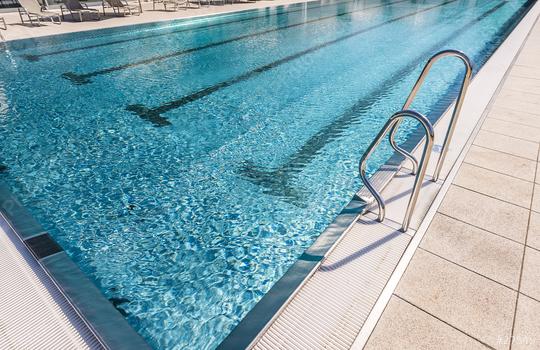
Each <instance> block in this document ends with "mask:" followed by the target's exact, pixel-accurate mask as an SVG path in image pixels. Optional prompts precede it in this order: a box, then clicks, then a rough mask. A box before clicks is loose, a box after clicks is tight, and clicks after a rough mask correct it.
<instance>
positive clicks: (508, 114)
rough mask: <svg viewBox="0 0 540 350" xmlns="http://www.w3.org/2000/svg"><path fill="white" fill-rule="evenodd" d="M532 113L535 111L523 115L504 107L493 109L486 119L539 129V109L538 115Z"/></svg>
mask: <svg viewBox="0 0 540 350" xmlns="http://www.w3.org/2000/svg"><path fill="white" fill-rule="evenodd" d="M512 91H513V90H512ZM516 93H518V94H519V93H522V92H521V91H517V92H516ZM534 112H536V111H529V112H528V113H524V112H518V111H515V110H513V109H508V108H505V107H493V108H492V109H491V111H490V112H489V115H488V118H494V119H500V120H506V121H509V122H515V123H519V124H524V125H530V126H534V127H537V128H540V108H539V110H538V114H533V113H534Z"/></svg>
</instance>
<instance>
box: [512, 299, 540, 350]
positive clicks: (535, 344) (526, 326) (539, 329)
mask: <svg viewBox="0 0 540 350" xmlns="http://www.w3.org/2000/svg"><path fill="white" fill-rule="evenodd" d="M538 315H540V303H539V302H538V301H536V300H534V299H531V298H529V297H527V296H525V295H523V294H522V295H520V296H519V299H518V305H517V311H516V321H515V322H516V324H515V326H514V337H513V339H512V350H533V349H534V350H537V349H540V317H538Z"/></svg>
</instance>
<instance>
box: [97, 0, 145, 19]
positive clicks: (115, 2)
mask: <svg viewBox="0 0 540 350" xmlns="http://www.w3.org/2000/svg"><path fill="white" fill-rule="evenodd" d="M102 4H103V15H105V7H112V9H113V12H114V14H116V15H120V13H122V14H123V15H124V16H125V15H126V14H130V15H133V14H136V15H140V14H141V8H140V6H137V5H130V4H128V3H127V1H125V0H104V1H103V3H102Z"/></svg>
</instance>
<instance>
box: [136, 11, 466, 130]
mask: <svg viewBox="0 0 540 350" xmlns="http://www.w3.org/2000/svg"><path fill="white" fill-rule="evenodd" d="M456 1H458V0H447V1H445V2H443V3H441V4H438V5H435V6H431V7H427V8H425V9H422V10H419V11H415V12H413V13H409V14H406V15H402V16H399V17H396V18H393V19H390V20H388V21H385V22H382V23H379V24H376V25H373V26H370V27H367V28H364V29H361V30H358V31H356V32H353V33H350V34H347V35H345V36H342V37H339V38H337V39H334V40H331V41H327V42H325V43H322V44H319V45H316V46H313V47H311V48H309V49H306V50H303V51H300V52H298V53H295V54H293V55H290V56H286V57H284V58H281V59H279V60H277V61H274V62H271V63H269V64H266V65H264V66H261V67H258V68H255V69H253V70H251V71H248V72H246V73H244V74H242V75H239V76H236V77H234V78H232V79H229V80H225V81H223V82H221V83H218V84H215V85H212V86H209V87H207V88H204V89H202V90H199V91H197V92H194V93H192V94H189V95H186V96H183V97H181V98H179V99H177V100H174V101H171V102H168V103H165V104H163V105H161V106H159V107H155V108H148V107H146V106H145V105H143V104H133V105H129V106H127V107H126V110H128V111H130V112H133V113H135V114H136V115H138V116H139V117H140V118H142V119H144V120H148V121H150V122H151V123H153V124H154V126H156V127H163V126H167V125H171V122H170V121H169V120H168V119H167V118H165V117H163V116H162V115H161V114H162V113H165V112H169V111H171V110H174V109H177V108H179V107H182V106H184V105H186V104H188V103H191V102H194V101H197V100H199V99H201V98H203V97H206V96H208V95H210V94H212V93H214V92H216V91H219V90H221V89H223V88H226V87H229V86H231V85H234V84H237V83H240V82H242V81H245V80H248V79H251V78H253V77H255V76H257V75H259V74H261V73H263V72H266V71H268V70H270V69H273V68H276V67H278V66H281V65H282V64H285V63H288V62H290V61H293V60H295V59H297V58H300V57H302V56H305V55H307V54H310V53H312V52H315V51H318V50H320V49H323V48H325V47H327V46H330V45H333V44H336V43H339V42H341V41H344V40H347V39H349V38H352V37H354V36H357V35H360V34H363V33H366V32H369V31H371V30H374V29H378V28H381V27H383V26H385V25H388V24H391V23H394V22H397V21H400V20H402V19H405V18H408V17H412V16H415V15H417V14H419V13H422V12H427V11H431V10H433V9H436V8H439V7H442V6H445V5H448V4H450V3H454V2H456Z"/></svg>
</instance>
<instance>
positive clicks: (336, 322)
mask: <svg viewBox="0 0 540 350" xmlns="http://www.w3.org/2000/svg"><path fill="white" fill-rule="evenodd" d="M411 231H412V230H409V232H408V233H403V232H401V231H400V230H399V225H398V224H396V223H392V222H390V221H389V220H386V222H385V223H383V224H379V223H378V222H377V221H376V220H374V219H371V218H366V217H362V218H361V219H360V220H359V221H358V222H356V223H355V224H354V225H353V226H352V227H351V229H350V231H349V232H348V233H347V234H346V236H345V237H344V238H343V241H342V242H341V243H340V244H339V245H338V246H337V247H336V249H335V250H334V251H333V252H332V253H331V254H330V256H329V257H328V258H327V259H326V261H325V262H324V263H323V264H322V265H321V266H320V267H319V268H318V270H317V272H316V273H315V274H314V275H313V276H312V277H311V279H310V280H309V281H308V282H307V283H306V284H305V285H304V287H303V288H302V289H301V290H300V291H299V292H298V294H297V296H296V297H295V298H294V299H293V300H292V301H291V302H290V303H289V305H288V306H287V307H286V309H285V310H284V311H283V313H282V314H281V315H280V316H279V317H278V318H277V319H276V320H275V322H274V323H273V324H272V325H271V326H270V327H269V328H268V330H267V332H266V333H265V334H264V335H263V336H262V337H261V338H260V339H259V341H258V342H257V343H256V344H255V345H254V347H253V349H260V350H263V349H282V348H287V349H328V348H331V349H348V348H350V346H351V345H352V343H353V342H354V340H355V338H356V336H357V333H358V331H359V330H360V328H361V327H362V325H363V323H364V322H365V320H366V318H367V316H368V315H369V312H370V311H371V309H372V307H373V305H374V304H375V302H376V301H377V298H378V296H379V294H380V293H381V291H382V290H383V288H384V286H385V285H386V282H387V280H388V278H389V277H390V275H391V274H392V272H393V270H394V267H395V266H396V264H397V262H398V261H399V259H400V258H401V255H402V253H403V252H404V251H405V248H406V247H407V245H408V243H409V241H410V239H411V236H410V235H409V233H410V232H411Z"/></svg>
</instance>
